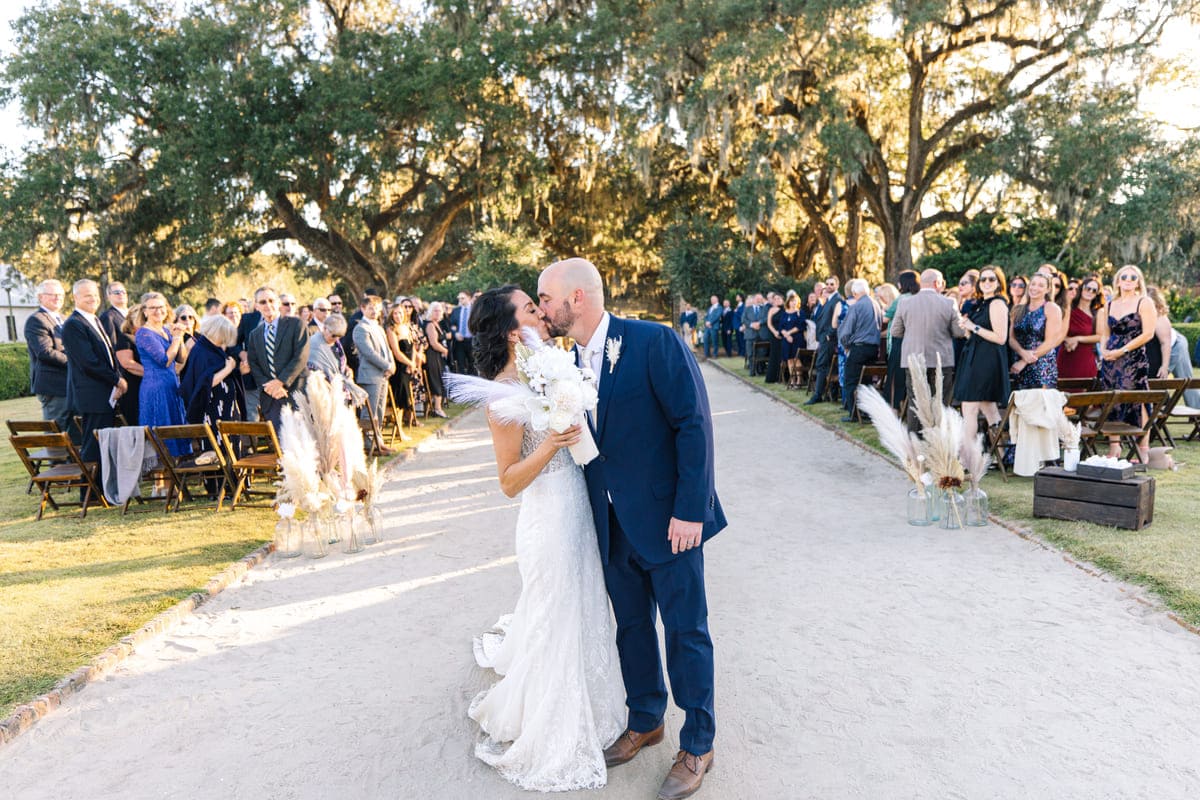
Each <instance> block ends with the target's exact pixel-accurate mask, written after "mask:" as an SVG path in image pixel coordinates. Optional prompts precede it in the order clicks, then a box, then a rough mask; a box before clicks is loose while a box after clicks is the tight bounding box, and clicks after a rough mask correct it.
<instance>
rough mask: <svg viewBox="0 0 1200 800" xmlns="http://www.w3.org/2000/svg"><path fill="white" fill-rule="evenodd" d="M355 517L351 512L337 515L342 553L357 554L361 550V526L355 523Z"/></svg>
mask: <svg viewBox="0 0 1200 800" xmlns="http://www.w3.org/2000/svg"><path fill="white" fill-rule="evenodd" d="M357 516H358V515H357V514H355V513H354V512H353V511H347V512H346V513H345V514H338V515H337V526H338V528H340V529H341V532H342V533H341V536H342V552H343V553H358V552H361V551H362V549H363V541H362V525H361V524H358V523H357V522H356V520H355V517H357Z"/></svg>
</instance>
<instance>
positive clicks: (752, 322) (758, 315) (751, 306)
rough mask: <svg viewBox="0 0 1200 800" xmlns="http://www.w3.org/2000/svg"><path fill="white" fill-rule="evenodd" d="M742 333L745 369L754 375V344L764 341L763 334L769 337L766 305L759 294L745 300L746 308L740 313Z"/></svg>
mask: <svg viewBox="0 0 1200 800" xmlns="http://www.w3.org/2000/svg"><path fill="white" fill-rule="evenodd" d="M742 333H743V334H744V335H745V338H746V367H747V368H748V369H749V370H750V374H751V375H754V374H756V373H755V371H754V344H755V343H756V342H757V341H758V340H759V339H760V338H762V339H764V340H765V336H764V334H765V335H766V336H769V335H770V331H768V330H767V305H766V303H764V302H763V296H762V295H761V294H756V295H754V296H753V297H749V298H747V302H746V308H745V310H744V311H742Z"/></svg>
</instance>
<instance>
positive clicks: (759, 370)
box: [753, 342, 771, 375]
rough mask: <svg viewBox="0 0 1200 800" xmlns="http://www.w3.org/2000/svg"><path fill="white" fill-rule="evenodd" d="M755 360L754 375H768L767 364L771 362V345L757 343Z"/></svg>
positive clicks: (755, 345) (755, 344)
mask: <svg viewBox="0 0 1200 800" xmlns="http://www.w3.org/2000/svg"><path fill="white" fill-rule="evenodd" d="M753 358H754V374H755V375H765V374H766V373H767V362H768V361H770V360H771V343H770V342H755V343H754V356H753Z"/></svg>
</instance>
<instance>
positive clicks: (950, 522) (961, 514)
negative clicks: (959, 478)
mask: <svg viewBox="0 0 1200 800" xmlns="http://www.w3.org/2000/svg"><path fill="white" fill-rule="evenodd" d="M938 496H939V502H940V505H941V517H942V518H941V526H942V527H943V528H945V529H946V530H955V529H957V528H961V527H962V526H963V524H964V523H965V522H966V516H967V501H966V500H965V499H964V498H963V496H962V492H960V491H958V490H957V489H943V490H941V491H940V492H939V493H938Z"/></svg>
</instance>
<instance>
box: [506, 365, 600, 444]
mask: <svg viewBox="0 0 1200 800" xmlns="http://www.w3.org/2000/svg"><path fill="white" fill-rule="evenodd" d="M517 371H518V372H519V373H520V375H521V378H522V379H523V380H524V381H525V382H526V383H527V384H529V388H530V389H532V390H533V392H534V396H533V397H530V398H529V399H527V400H526V401H525V405H526V408H528V410H529V425H530V427H531V428H533V429H534V430H535V431H544V430H546V429H547V428H549V429H550V430H553V431H554V432H555V433H562V432H563V431H565V430H566V429H567V428H569V427H571V426H572V425H575V424H578V423H579V422H581V421H582V419H583V415H584V413H585V412H588V411H592V410H594V409H595V408H596V402H597V399H598V398H597V394H596V376H595V375H594V374H592V371H591V370H590V369H588V368H586V367H585V368H583V369H580V368H579V367H577V366H575V358H574V356H572V355H571V353H568V352H567V351H565V350H561V349H559V348H557V347H540V348H538V349H536V350H535V349H533V348H530V347H527V346H525V345H518V346H517Z"/></svg>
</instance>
